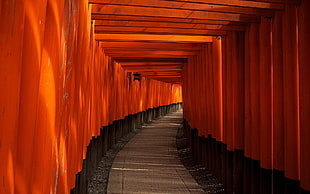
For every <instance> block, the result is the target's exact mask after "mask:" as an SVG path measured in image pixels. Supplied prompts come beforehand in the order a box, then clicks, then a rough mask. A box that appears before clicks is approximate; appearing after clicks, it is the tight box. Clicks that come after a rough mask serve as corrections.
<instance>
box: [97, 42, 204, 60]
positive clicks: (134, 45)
mask: <svg viewBox="0 0 310 194" xmlns="http://www.w3.org/2000/svg"><path fill="white" fill-rule="evenodd" d="M100 46H101V47H102V48H104V49H125V48H126V49H129V50H130V49H145V50H150V49H165V50H168V49H172V50H193V51H199V47H198V44H192V43H186V44H182V43H174V42H171V43H158V42H151V43H150V42H104V41H101V42H100ZM156 60H157V61H158V59H156Z"/></svg>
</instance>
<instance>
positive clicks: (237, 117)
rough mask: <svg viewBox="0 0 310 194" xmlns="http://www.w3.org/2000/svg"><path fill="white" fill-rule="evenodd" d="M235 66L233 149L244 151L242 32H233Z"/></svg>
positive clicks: (243, 44) (243, 45)
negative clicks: (234, 37)
mask: <svg viewBox="0 0 310 194" xmlns="http://www.w3.org/2000/svg"><path fill="white" fill-rule="evenodd" d="M235 34H236V39H235V42H234V44H235V46H234V47H235V49H236V53H235V56H234V57H235V59H234V61H235V64H234V66H233V71H232V72H233V84H234V85H233V99H234V113H233V114H234V148H235V149H238V150H243V149H244V78H245V77H244V73H245V71H244V62H245V58H244V47H245V41H244V38H245V35H244V32H235Z"/></svg>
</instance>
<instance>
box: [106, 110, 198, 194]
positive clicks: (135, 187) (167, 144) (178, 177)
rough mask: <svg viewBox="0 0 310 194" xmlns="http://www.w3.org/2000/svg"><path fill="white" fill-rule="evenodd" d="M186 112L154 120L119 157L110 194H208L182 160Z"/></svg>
mask: <svg viewBox="0 0 310 194" xmlns="http://www.w3.org/2000/svg"><path fill="white" fill-rule="evenodd" d="M181 122H182V112H176V113H172V114H170V115H168V116H165V117H162V118H160V119H159V120H156V121H154V122H153V123H152V124H151V125H148V126H147V127H145V128H144V129H143V130H142V131H141V132H140V133H138V134H137V135H136V136H135V137H134V138H132V139H131V140H130V141H129V142H128V144H127V145H126V146H125V147H124V148H123V149H122V150H121V151H120V152H119V153H118V154H117V156H116V158H115V160H114V162H113V165H112V168H111V171H110V177H109V184H108V193H126V194H129V193H204V192H203V190H202V189H201V188H200V186H199V185H198V184H197V183H196V181H195V180H194V179H193V178H192V177H191V175H190V174H189V173H188V171H187V170H186V169H185V168H184V166H183V165H182V163H181V161H180V160H179V158H178V155H177V150H176V132H177V129H178V127H179V126H180V124H181Z"/></svg>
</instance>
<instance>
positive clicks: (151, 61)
mask: <svg viewBox="0 0 310 194" xmlns="http://www.w3.org/2000/svg"><path fill="white" fill-rule="evenodd" d="M114 60H115V61H116V62H118V63H125V62H126V63H142V62H145V63H146V62H150V63H153V62H154V63H155V62H156V63H161V62H164V63H166V62H167V63H170V62H171V63H174V62H180V63H186V62H187V60H185V59H181V58H170V59H169V58H146V57H141V58H135V59H128V58H126V57H121V58H114Z"/></svg>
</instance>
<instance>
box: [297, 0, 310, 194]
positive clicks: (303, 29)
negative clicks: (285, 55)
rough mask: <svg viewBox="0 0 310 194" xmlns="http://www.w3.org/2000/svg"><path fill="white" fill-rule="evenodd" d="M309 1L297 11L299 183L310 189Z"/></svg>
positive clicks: (304, 1)
mask: <svg viewBox="0 0 310 194" xmlns="http://www.w3.org/2000/svg"><path fill="white" fill-rule="evenodd" d="M309 10H310V1H307V0H303V1H302V3H301V6H300V7H299V9H298V12H299V17H298V19H299V25H298V26H299V29H298V32H299V37H298V38H299V76H300V77H299V81H300V151H301V152H300V160H301V161H300V162H301V163H300V183H301V187H302V188H304V189H306V190H308V191H310V152H309V148H310V76H309V75H310V54H309V53H310V12H309Z"/></svg>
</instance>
